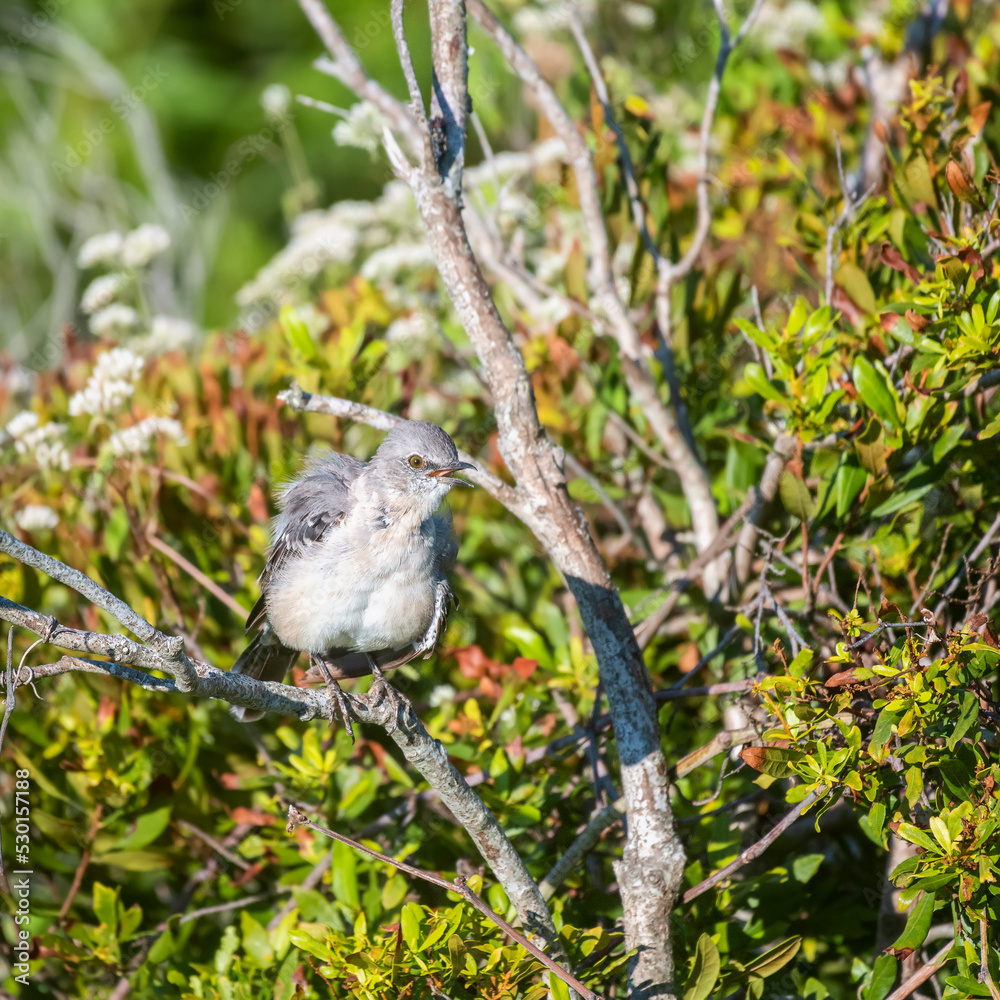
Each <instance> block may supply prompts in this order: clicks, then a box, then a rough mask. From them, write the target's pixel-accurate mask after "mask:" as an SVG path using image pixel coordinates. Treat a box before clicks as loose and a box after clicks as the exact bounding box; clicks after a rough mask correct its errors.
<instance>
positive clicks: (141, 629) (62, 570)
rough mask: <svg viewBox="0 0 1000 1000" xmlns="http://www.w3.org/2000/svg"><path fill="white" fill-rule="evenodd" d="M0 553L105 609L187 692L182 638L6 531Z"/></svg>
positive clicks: (190, 671) (191, 679)
mask: <svg viewBox="0 0 1000 1000" xmlns="http://www.w3.org/2000/svg"><path fill="white" fill-rule="evenodd" d="M0 552H5V553H6V554H7V555H9V556H11V557H12V558H14V559H16V560H17V561H18V562H21V563H24V564H25V565H26V566H31V567H32V568H33V569H37V570H38V571H39V572H41V573H44V574H45V575H46V576H50V577H52V579H53V580H58V582H59V583H62V584H65V585H66V586H67V587H69V588H71V589H72V590H75V591H76V592H77V593H78V594H80V595H81V596H82V597H85V598H86V599H87V600H88V601H90V603H91V604H94V605H96V606H97V607H99V608H100V609H101V610H102V611H106V612H107V613H108V614H109V615H111V617H112V618H114V619H115V620H116V621H118V622H119V623H121V624H122V625H124V626H125V628H127V629H128V630H129V631H130V632H132V633H133V634H134V635H137V636H138V637H139V638H140V639H142V641H143V642H144V643H146V644H147V645H148V646H150V647H151V648H152V649H153V650H155V651H156V653H158V654H159V657H160V663H159V665H158V666H157V669H159V670H163V671H164V672H166V673H169V674H172V675H173V677H174V679H175V680H176V682H177V689H178V690H179V691H189V690H191V689H192V687H193V686H194V685H195V683H196V678H195V673H194V665H193V664H192V662H191V661H190V660H189V659H188V658H187V654H186V653H185V652H184V640H183V639H181V638H180V637H178V636H168V635H164V634H163V633H162V632H161V631H160V630H159V629H157V628H154V626H152V625H150V623H149V622H148V621H146V619H145V618H143V617H142V616H141V615H139V614H137V613H136V612H135V611H133V610H132V609H131V608H130V607H129V606H128V605H127V604H126V603H125V602H124V601H122V600H120V599H119V598H117V597H115V596H114V594H112V593H110V592H109V591H107V590H105V589H104V588H103V587H102V586H100V585H99V584H97V583H95V582H94V581H93V580H91V579H90V577H89V576H86V575H85V574H83V573H81V572H80V571H79V570H77V569H72V568H71V567H69V566H67V565H66V564H65V563H62V562H60V561H59V560H58V559H53V558H52V557H51V556H47V555H45V554H44V553H42V552H39V551H38V549H34V548H32V547H31V546H30V545H27V544H26V543H25V542H22V541H19V540H18V539H16V538H15V537H14V536H13V535H9V534H7V532H6V531H0Z"/></svg>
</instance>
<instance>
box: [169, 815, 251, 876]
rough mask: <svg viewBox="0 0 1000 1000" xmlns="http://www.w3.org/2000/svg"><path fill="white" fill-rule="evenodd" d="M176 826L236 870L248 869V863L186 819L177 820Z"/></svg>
mask: <svg viewBox="0 0 1000 1000" xmlns="http://www.w3.org/2000/svg"><path fill="white" fill-rule="evenodd" d="M177 825H178V826H179V827H180V828H181V829H182V830H187V832H188V833H191V834H194V836H196V837H197V838H198V839H199V840H203V841H204V842H205V843H206V844H208V846H209V847H211V848H212V850H213V851H215V853H216V854H218V855H220V856H221V857H223V858H225V859H226V860H227V861H228V862H229V863H230V864H231V865H236V867H237V868H242V869H243V870H244V871H247V869H249V867H250V863H249V862H248V861H244V860H243V858H241V857H240V856H239V855H237V854H233V852H232V851H230V850H229V849H228V848H227V847H225V846H224V845H223V844H220V843H219V841H218V840H216V839H215V837H213V836H212V835H211V834H208V833H206V832H205V831H204V830H202V829H200V828H199V827H197V826H195V825H194V823H189V822H188V821H187V820H186V819H179V820H177Z"/></svg>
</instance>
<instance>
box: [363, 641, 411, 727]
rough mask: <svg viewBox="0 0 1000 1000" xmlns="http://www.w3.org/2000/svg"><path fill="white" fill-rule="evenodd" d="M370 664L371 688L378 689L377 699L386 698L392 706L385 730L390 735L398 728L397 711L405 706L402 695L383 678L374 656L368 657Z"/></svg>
mask: <svg viewBox="0 0 1000 1000" xmlns="http://www.w3.org/2000/svg"><path fill="white" fill-rule="evenodd" d="M368 659H369V661H370V662H371V666H372V690H375V689H376V688H377V689H378V700H379V701H380V702H381V701H382V700H386V701H388V702H389V704H390V706H391V707H392V722H391V723H390V725H388V726H386V729H385V731H386V732H387V733H388V734H389V735H390V736H391V735H392V734H393V733H394V732H395V731H396V730H397V729H398V728H399V713H400V712H401V711H403V709H404V708H405V707H406V706H405V704H404V702H405V699H404V698H403V696H402V695H401V694H400V693H399V692H398V691H397V690H396V689H395V688H394V687H393V686H392V685H391V684H390V683H389V682H388V681H387V680H386V679H385V674H383V673H382V668H381V667H380V666H379V665H378V664H377V663H376V662H375V657H374V656H369V657H368Z"/></svg>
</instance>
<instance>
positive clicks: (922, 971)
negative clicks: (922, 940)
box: [886, 941, 955, 1000]
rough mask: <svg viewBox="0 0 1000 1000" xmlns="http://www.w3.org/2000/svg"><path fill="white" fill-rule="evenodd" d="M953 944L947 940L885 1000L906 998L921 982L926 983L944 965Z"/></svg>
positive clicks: (903, 999)
mask: <svg viewBox="0 0 1000 1000" xmlns="http://www.w3.org/2000/svg"><path fill="white" fill-rule="evenodd" d="M954 946H955V942H954V941H949V942H948V943H947V944H946V945H945V946H944V947H943V948H942V949H941V950H940V951H939V952H937V953H936V954H935V955H934V957H933V958H932V959H931V960H930V961H929V962H927V963H926V964H925V965H922V966H920V968H919V969H917V971H916V972H914V973H913V975H912V976H910V978H909V979H907V980H906V981H905V982H903V983H901V984H900V986H899V988H898V989H895V990H893V991H892V993H890V994H889V995H888V996H887V997H886V1000H906V997H908V996H909V995H910V994H911V993H913V991H914V990H916V988H917V987H918V986H920V985H921V983H926V982H927V980H928V979H930V978H931V976H933V975H934V973H935V972H937V971H938V969H941V968H942V967H943V966H944V965H945V963H946V961H947V959H946V958H945V956H946V955H947V954H948V952H949V951H951V949H952V948H953V947H954Z"/></svg>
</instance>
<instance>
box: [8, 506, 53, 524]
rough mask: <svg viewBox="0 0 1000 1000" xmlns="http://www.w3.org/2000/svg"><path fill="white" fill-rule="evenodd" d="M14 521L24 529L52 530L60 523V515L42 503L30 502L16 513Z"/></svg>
mask: <svg viewBox="0 0 1000 1000" xmlns="http://www.w3.org/2000/svg"><path fill="white" fill-rule="evenodd" d="M14 523H15V524H16V525H17V526H18V527H19V528H20V529H21V530H22V531H51V530H52V529H53V528H54V527H55V526H56V525H57V524H58V523H59V515H58V514H57V513H56V512H55V511H54V510H53V509H52V508H51V507H46V506H45V505H44V504H40V503H29V504H26V505H25V506H24V507H22V508H21V509H20V510H19V511H18V512H17V513H16V514H15V515H14Z"/></svg>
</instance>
